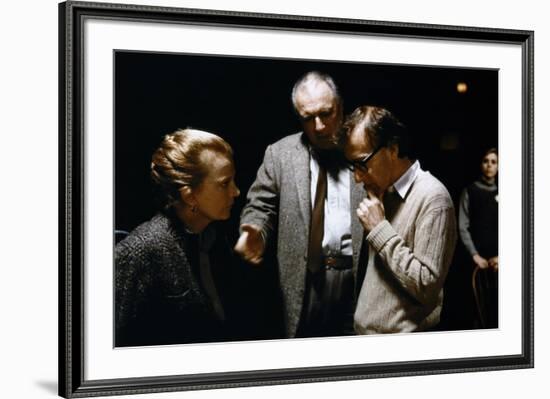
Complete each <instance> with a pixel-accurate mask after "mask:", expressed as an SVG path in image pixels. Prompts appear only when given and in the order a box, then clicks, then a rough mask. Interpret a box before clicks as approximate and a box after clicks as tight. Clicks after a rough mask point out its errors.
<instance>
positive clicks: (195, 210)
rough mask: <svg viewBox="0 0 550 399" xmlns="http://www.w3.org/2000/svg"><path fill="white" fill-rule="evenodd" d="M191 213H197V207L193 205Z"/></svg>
mask: <svg viewBox="0 0 550 399" xmlns="http://www.w3.org/2000/svg"><path fill="white" fill-rule="evenodd" d="M191 212H193V213H196V212H197V205H193V206H192V207H191Z"/></svg>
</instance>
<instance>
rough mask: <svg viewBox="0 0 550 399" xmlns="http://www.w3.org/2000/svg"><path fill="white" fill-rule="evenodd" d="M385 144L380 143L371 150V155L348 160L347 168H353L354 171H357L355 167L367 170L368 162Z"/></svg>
mask: <svg viewBox="0 0 550 399" xmlns="http://www.w3.org/2000/svg"><path fill="white" fill-rule="evenodd" d="M383 147H384V146H382V145H379V146H378V147H376V149H375V150H374V151H373V152H371V153H370V154H369V155H365V156H364V157H363V158H361V159H358V160H355V161H348V162H347V168H348V169H349V170H351V171H352V172H354V171H355V169H359V170H361V171H363V172H366V171H367V163H368V162H369V161H370V160H371V159H372V158H373V157H374V156H375V155H376V153H377V152H378V151H380V150H381V149H382V148H383Z"/></svg>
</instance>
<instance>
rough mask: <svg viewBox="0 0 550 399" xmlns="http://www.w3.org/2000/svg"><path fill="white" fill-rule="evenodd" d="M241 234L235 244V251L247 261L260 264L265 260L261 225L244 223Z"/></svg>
mask: <svg viewBox="0 0 550 399" xmlns="http://www.w3.org/2000/svg"><path fill="white" fill-rule="evenodd" d="M241 231H242V233H241V236H240V237H239V239H238V240H237V244H236V245H235V248H234V249H235V252H236V253H238V254H239V255H240V256H241V257H242V258H243V259H244V260H245V261H247V262H249V263H252V264H254V265H258V264H260V263H261V262H262V260H263V255H264V250H265V243H264V239H263V237H262V235H261V233H260V227H258V226H256V225H255V224H247V223H245V224H242V225H241Z"/></svg>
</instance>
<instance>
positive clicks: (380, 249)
mask: <svg viewBox="0 0 550 399" xmlns="http://www.w3.org/2000/svg"><path fill="white" fill-rule="evenodd" d="M414 229H415V232H414V251H413V250H411V248H410V247H409V246H407V243H406V242H405V241H404V240H403V238H401V237H400V236H399V234H398V233H397V232H396V231H395V229H394V228H393V227H392V225H391V224H390V223H389V222H388V221H387V220H385V221H383V222H382V223H379V224H378V226H376V227H375V228H374V229H373V230H372V231H371V232H370V233H369V235H368V236H367V240H368V241H369V243H370V244H371V245H372V247H373V248H374V250H375V251H376V252H377V253H378V255H379V256H380V257H381V259H382V261H383V264H384V265H386V267H387V268H388V269H389V270H390V271H391V273H392V274H393V276H394V277H395V278H396V280H397V281H398V282H399V284H400V285H401V286H402V287H403V288H404V289H405V290H406V291H407V292H408V293H410V294H411V295H412V296H413V297H414V298H416V299H417V300H418V301H419V302H421V303H423V304H431V303H434V302H436V301H437V300H438V296H439V293H440V291H441V288H442V287H443V283H444V282H445V278H446V276H447V272H448V269H449V265H450V263H451V260H452V256H453V253H454V248H455V244H456V220H455V215H454V209H453V207H452V206H451V207H440V208H436V209H432V210H430V211H429V212H426V213H425V214H424V215H422V216H420V217H419V219H418V220H416V221H415V227H414Z"/></svg>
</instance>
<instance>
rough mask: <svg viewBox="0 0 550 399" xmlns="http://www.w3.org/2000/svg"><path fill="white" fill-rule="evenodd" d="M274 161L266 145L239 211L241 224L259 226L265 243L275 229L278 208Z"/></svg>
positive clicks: (271, 147)
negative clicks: (254, 177) (245, 199)
mask: <svg viewBox="0 0 550 399" xmlns="http://www.w3.org/2000/svg"><path fill="white" fill-rule="evenodd" d="M275 162H276V157H274V156H273V146H268V147H267V149H266V151H265V155H264V160H263V163H262V165H261V166H260V168H259V169H258V173H257V175H256V180H255V181H254V183H252V186H251V187H250V189H249V190H248V194H247V204H246V206H245V207H244V209H243V211H242V213H241V224H244V223H249V224H255V225H257V226H259V227H260V229H261V233H262V237H263V238H264V242H266V243H267V242H268V240H269V238H270V237H271V234H272V233H273V231H274V229H275V224H276V220H277V216H278V209H279V184H278V179H277V175H276V169H277V168H276V165H275Z"/></svg>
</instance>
